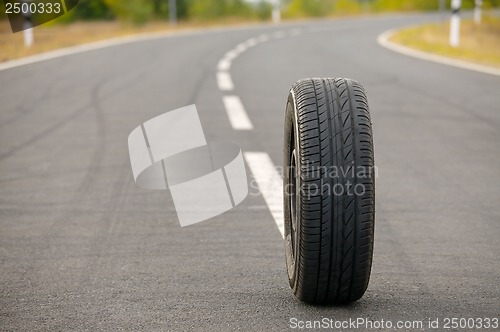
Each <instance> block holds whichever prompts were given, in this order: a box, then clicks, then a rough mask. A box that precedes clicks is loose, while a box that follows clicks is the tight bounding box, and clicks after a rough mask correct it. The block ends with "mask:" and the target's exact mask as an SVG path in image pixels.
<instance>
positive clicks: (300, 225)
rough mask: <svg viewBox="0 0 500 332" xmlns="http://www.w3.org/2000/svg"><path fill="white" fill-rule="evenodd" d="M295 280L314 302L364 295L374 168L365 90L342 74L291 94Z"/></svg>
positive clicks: (290, 263) (290, 244) (288, 213)
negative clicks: (342, 76)
mask: <svg viewBox="0 0 500 332" xmlns="http://www.w3.org/2000/svg"><path fill="white" fill-rule="evenodd" d="M284 165H285V170H284V174H283V175H284V213H285V215H284V218H285V247H286V248H285V250H286V263H287V270H288V279H289V283H290V287H291V288H292V290H293V293H294V295H295V296H296V297H297V298H298V299H299V300H301V301H304V302H307V303H311V304H345V303H350V302H353V301H356V300H358V299H360V298H361V297H362V296H363V294H364V293H365V291H366V289H367V287H368V283H369V279H370V272H371V265H372V255H373V241H374V227H375V167H374V155H373V136H372V125H371V119H370V111H369V107H368V101H367V98H366V94H365V90H364V88H363V87H362V86H361V85H360V84H359V83H358V82H356V81H353V80H350V79H343V78H325V79H319V78H318V79H316V78H315V79H304V80H300V81H298V82H296V83H295V84H294V86H293V87H292V89H291V91H290V94H289V96H288V101H287V106H286V115H285V140H284Z"/></svg>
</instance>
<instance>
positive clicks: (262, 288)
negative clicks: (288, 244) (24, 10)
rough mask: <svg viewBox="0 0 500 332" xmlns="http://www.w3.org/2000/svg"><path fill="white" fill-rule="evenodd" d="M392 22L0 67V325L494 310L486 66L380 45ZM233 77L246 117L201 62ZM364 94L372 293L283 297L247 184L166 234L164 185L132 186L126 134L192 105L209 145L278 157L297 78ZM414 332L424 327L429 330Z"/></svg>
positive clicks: (498, 290) (335, 24) (493, 89)
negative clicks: (231, 205)
mask: <svg viewBox="0 0 500 332" xmlns="http://www.w3.org/2000/svg"><path fill="white" fill-rule="evenodd" d="M434 19H436V17H434V16H420V15H415V16H388V17H379V18H370V19H345V20H334V21H320V22H315V23H303V22H302V23H294V24H288V25H283V26H278V27H276V26H271V25H268V26H262V27H252V28H240V29H236V30H218V31H205V32H200V33H195V34H190V35H183V36H178V37H173V38H165V39H160V40H155V41H144V42H137V43H132V44H126V45H121V46H115V47H112V48H106V49H101V50H96V51H91V52H86V53H81V54H76V55H71V56H66V57H62V58H58V59H54V60H50V61H45V62H40V63H36V64H31V65H26V66H22V67H17V68H13V69H9V70H5V71H1V72H0V87H1V89H0V330H6V331H7V330H24V331H37V330H50V331H57V330H115V329H123V330H147V331H152V330H163V331H174V330H179V331H185V330H200V331H209V330H214V331H216V330H237V329H241V330H261V331H264V330H286V329H288V328H289V327H290V319H291V318H294V317H295V318H298V319H300V320H313V319H321V318H323V317H327V318H333V319H336V320H343V319H349V318H352V319H356V318H367V319H371V320H380V319H384V320H392V321H394V322H396V321H399V320H422V321H424V322H425V324H427V321H428V319H429V318H432V319H436V318H439V319H440V320H441V321H443V320H444V319H445V318H447V317H450V318H451V317H458V318H460V317H465V318H469V317H473V318H476V317H490V318H493V317H497V318H498V317H499V316H500V259H499V256H500V244H499V238H500V130H499V128H500V93H499V91H500V77H496V76H492V75H487V74H482V73H477V72H472V71H467V70H463V69H459V68H453V67H448V66H444V65H440V64H435V63H431V62H425V61H422V60H418V59H414V58H410V57H406V56H403V55H400V54H397V53H393V52H391V51H389V50H386V49H384V48H382V47H380V46H379V45H378V44H377V43H376V37H377V35H379V34H380V33H382V32H383V31H385V30H387V29H390V28H394V27H399V26H404V25H409V24H414V23H418V22H423V21H427V20H434ZM295 27H299V28H300V29H302V34H301V35H299V36H296V37H286V38H282V39H278V40H272V41H270V42H268V43H264V44H260V45H259V46H257V47H254V48H252V49H250V50H248V51H247V52H245V53H244V54H242V55H241V56H240V57H239V58H238V59H237V60H235V62H234V63H233V67H232V69H231V73H232V77H233V80H234V84H235V92H234V93H235V94H237V95H239V96H240V97H241V99H242V101H243V103H244V105H245V107H246V110H247V112H248V114H249V117H250V119H251V120H252V122H253V124H254V127H255V129H254V130H253V131H251V132H237V131H234V130H232V128H231V126H230V123H229V120H228V118H227V115H226V112H225V110H224V107H223V104H222V96H223V93H222V92H220V91H219V89H218V87H217V84H216V79H215V74H216V65H217V62H218V61H219V59H220V58H221V57H222V56H223V55H224V53H225V52H226V51H228V50H230V49H232V48H233V47H234V46H235V45H237V44H238V43H240V42H242V41H245V40H246V39H247V38H250V37H254V36H258V35H259V34H261V33H264V32H272V31H276V30H285V31H288V29H291V28H295ZM326 76H344V77H349V78H354V79H357V80H358V81H359V82H361V83H362V84H363V85H364V86H365V87H366V89H367V92H368V97H369V99H370V103H371V109H372V117H373V125H374V135H375V155H376V164H377V167H378V178H377V181H378V182H377V189H376V190H377V191H376V195H377V208H376V210H377V215H376V241H375V254H374V265H373V270H372V278H371V282H370V286H369V289H368V291H367V293H366V295H365V297H363V298H362V299H361V300H360V301H358V302H356V303H354V304H352V305H349V306H343V307H315V306H310V305H305V304H302V303H300V302H298V301H297V300H295V299H294V298H293V296H292V294H291V291H290V290H289V287H288V284H287V277H286V271H285V261H284V247H283V243H282V239H281V236H280V234H279V232H278V230H277V229H276V226H275V224H274V221H273V219H272V216H271V214H270V212H269V210H268V209H267V206H266V205H265V202H264V200H263V198H262V197H261V196H249V197H248V198H247V199H246V200H245V202H244V203H243V204H242V205H240V206H238V207H237V208H236V209H234V210H232V211H230V212H227V213H225V214H224V215H222V216H219V217H217V218H215V219H213V220H210V221H207V222H204V223H201V224H198V225H195V226H191V227H187V228H180V227H179V225H178V222H177V217H176V214H175V211H174V209H173V204H172V199H171V196H170V195H169V194H168V193H166V192H157V191H145V190H141V189H139V188H137V187H136V186H135V184H134V181H133V177H132V172H131V167H130V163H129V156H128V149H127V137H128V134H129V133H130V132H131V131H132V130H133V129H134V128H135V127H136V126H138V125H139V124H141V123H142V122H144V121H145V120H148V119H150V118H152V117H154V116H156V115H159V114H162V113H164V112H167V111H169V110H172V109H175V108H178V107H182V106H186V105H189V104H193V103H196V104H197V106H198V109H199V112H200V116H201V118H202V122H203V124H204V129H205V134H206V136H207V138H208V139H209V140H226V141H232V142H235V143H237V144H239V145H240V146H241V147H242V148H243V150H246V151H262V152H267V153H269V155H270V156H271V158H272V160H273V162H274V163H275V164H276V165H281V163H282V161H281V151H282V135H283V134H282V129H283V117H284V115H283V114H284V107H285V100H286V97H287V94H288V90H289V88H290V86H291V85H292V84H293V82H294V81H296V80H298V79H300V78H304V77H326ZM424 327H425V325H424Z"/></svg>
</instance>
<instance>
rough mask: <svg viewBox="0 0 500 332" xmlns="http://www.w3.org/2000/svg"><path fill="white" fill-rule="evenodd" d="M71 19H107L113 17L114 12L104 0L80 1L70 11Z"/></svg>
mask: <svg viewBox="0 0 500 332" xmlns="http://www.w3.org/2000/svg"><path fill="white" fill-rule="evenodd" d="M71 13H72V15H73V16H72V18H73V19H81V20H102V19H104V20H108V19H113V18H115V14H114V13H113V11H112V10H111V8H109V6H108V5H106V3H105V2H104V0H86V1H80V2H79V3H78V5H77V6H76V7H75V8H74V9H73V10H72V11H71Z"/></svg>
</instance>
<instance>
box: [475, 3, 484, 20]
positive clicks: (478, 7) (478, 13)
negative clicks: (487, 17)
mask: <svg viewBox="0 0 500 332" xmlns="http://www.w3.org/2000/svg"><path fill="white" fill-rule="evenodd" d="M482 7H483V0H476V7H475V9H474V22H475V23H476V24H481V16H482Z"/></svg>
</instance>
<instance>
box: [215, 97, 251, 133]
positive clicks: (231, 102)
mask: <svg viewBox="0 0 500 332" xmlns="http://www.w3.org/2000/svg"><path fill="white" fill-rule="evenodd" d="M222 101H223V102H224V106H225V107H226V112H227V116H228V117H229V121H230V122H231V126H232V127H233V129H234V130H252V129H253V125H252V122H251V121H250V118H249V117H248V115H247V112H246V111H245V107H244V106H243V103H242V102H241V99H240V97H238V96H224V97H223V99H222Z"/></svg>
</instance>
